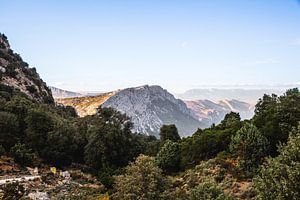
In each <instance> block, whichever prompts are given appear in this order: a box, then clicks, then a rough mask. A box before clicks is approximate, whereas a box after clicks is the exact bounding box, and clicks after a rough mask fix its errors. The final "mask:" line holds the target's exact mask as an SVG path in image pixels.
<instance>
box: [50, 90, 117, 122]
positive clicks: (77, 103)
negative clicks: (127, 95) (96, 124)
mask: <svg viewBox="0 0 300 200" xmlns="http://www.w3.org/2000/svg"><path fill="white" fill-rule="evenodd" d="M115 93H116V92H108V93H104V94H101V95H98V96H83V97H72V98H61V99H59V98H58V99H55V101H56V103H58V104H63V105H66V106H73V107H74V108H75V109H76V111H77V113H78V115H79V116H81V117H84V116H87V115H94V114H96V112H97V108H98V107H99V106H100V105H102V104H103V103H104V101H106V100H107V99H108V98H110V97H111V96H113V95H115Z"/></svg>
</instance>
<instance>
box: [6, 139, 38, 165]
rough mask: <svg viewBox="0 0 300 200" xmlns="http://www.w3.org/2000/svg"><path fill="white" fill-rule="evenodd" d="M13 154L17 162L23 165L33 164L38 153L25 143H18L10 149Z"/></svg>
mask: <svg viewBox="0 0 300 200" xmlns="http://www.w3.org/2000/svg"><path fill="white" fill-rule="evenodd" d="M10 154H11V156H12V157H13V158H14V160H15V162H17V163H18V164H20V165H22V166H27V165H32V164H33V162H34V161H35V159H36V155H35V154H34V153H33V152H32V150H31V149H28V148H27V147H26V146H25V145H24V144H20V143H18V144H16V145H15V146H13V147H12V148H11V150H10Z"/></svg>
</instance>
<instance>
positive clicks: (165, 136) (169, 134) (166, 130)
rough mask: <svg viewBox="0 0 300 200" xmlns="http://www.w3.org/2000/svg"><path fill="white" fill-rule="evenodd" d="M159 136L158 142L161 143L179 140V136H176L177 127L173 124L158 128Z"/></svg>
mask: <svg viewBox="0 0 300 200" xmlns="http://www.w3.org/2000/svg"><path fill="white" fill-rule="evenodd" d="M159 136H160V140H161V141H162V142H164V141H166V140H171V141H173V142H176V141H178V140H180V136H179V134H178V130H177V127H176V126H175V125H174V124H171V125H163V126H162V127H161V128H160V133H159Z"/></svg>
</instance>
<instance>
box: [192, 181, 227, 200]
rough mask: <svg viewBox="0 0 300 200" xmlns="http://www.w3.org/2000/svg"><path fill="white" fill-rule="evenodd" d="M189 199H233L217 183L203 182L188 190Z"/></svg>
mask: <svg viewBox="0 0 300 200" xmlns="http://www.w3.org/2000/svg"><path fill="white" fill-rule="evenodd" d="M187 199H188V200H233V198H232V197H231V196H230V195H227V194H225V193H224V192H223V190H222V189H221V188H219V187H218V186H217V185H216V184H215V183H212V182H203V183H201V184H200V185H198V186H197V187H195V188H194V189H191V190H190V191H189V192H188V198H187Z"/></svg>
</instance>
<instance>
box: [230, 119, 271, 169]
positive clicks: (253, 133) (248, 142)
mask: <svg viewBox="0 0 300 200" xmlns="http://www.w3.org/2000/svg"><path fill="white" fill-rule="evenodd" d="M268 145H269V142H268V141H267V139H266V138H265V137H264V136H263V135H262V134H261V133H260V132H259V131H258V129H257V128H256V127H255V126H254V125H253V124H249V123H247V124H245V125H244V126H243V127H242V128H241V129H240V130H239V131H238V132H237V133H236V134H235V135H234V136H232V138H231V143H230V146H229V148H230V151H231V153H232V154H233V155H235V156H236V158H237V161H238V167H239V168H240V169H241V170H244V171H248V172H251V171H253V170H255V169H256V168H257V167H258V166H259V165H260V164H261V163H262V161H263V158H264V157H265V156H266V155H267V152H268Z"/></svg>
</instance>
